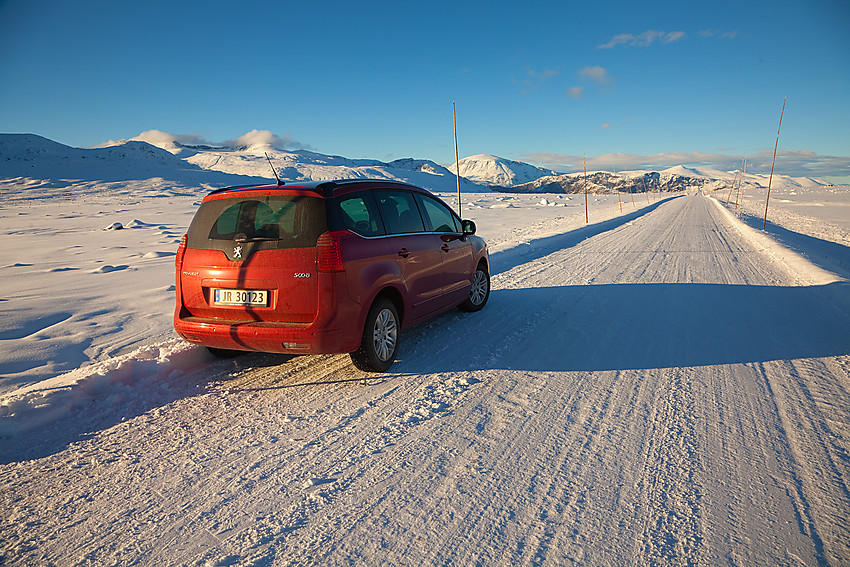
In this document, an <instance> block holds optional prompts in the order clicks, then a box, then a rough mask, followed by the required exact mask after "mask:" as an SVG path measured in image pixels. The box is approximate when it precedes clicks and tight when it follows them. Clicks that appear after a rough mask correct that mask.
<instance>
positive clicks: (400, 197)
mask: <svg viewBox="0 0 850 567" xmlns="http://www.w3.org/2000/svg"><path fill="white" fill-rule="evenodd" d="M374 194H375V199H376V200H377V201H378V209H379V210H380V211H381V218H382V219H383V220H384V226H385V227H386V229H387V234H408V233H411V232H425V224H424V223H423V222H422V215H420V214H419V207H417V206H416V199H415V198H414V197H413V194H412V193H410V192H408V191H383V190H379V191H374Z"/></svg>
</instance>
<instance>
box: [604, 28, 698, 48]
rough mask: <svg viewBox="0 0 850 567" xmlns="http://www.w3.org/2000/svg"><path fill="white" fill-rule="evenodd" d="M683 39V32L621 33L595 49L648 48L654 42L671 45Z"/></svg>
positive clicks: (649, 31) (650, 31)
mask: <svg viewBox="0 0 850 567" xmlns="http://www.w3.org/2000/svg"><path fill="white" fill-rule="evenodd" d="M684 37H685V32H682V31H675V32H663V31H655V30H647V31H645V32H643V33H641V34H639V35H634V34H630V33H621V34H619V35H615V36H614V37H613V38H611V41H609V42H608V43H604V44H602V45H599V46H597V49H611V48H614V47H616V46H618V45H629V46H638V47H649V46H650V45H652V44H653V43H655V42H661V43H673V42H675V41H679V40H681V39H683V38H684Z"/></svg>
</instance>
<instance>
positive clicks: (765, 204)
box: [761, 96, 788, 230]
mask: <svg viewBox="0 0 850 567" xmlns="http://www.w3.org/2000/svg"><path fill="white" fill-rule="evenodd" d="M787 100H788V97H787V96H786V97H785V98H784V99H782V112H780V113H779V128H777V129H776V144H774V146H773V162H772V163H771V164H770V177H769V178H768V180H767V199H765V201H764V222H762V224H761V229H762V230H766V229H767V205H768V204H769V203H770V185H771V183H773V166H774V165H776V148H778V147H779V131H780V130H782V115H784V114H785V102H786V101H787Z"/></svg>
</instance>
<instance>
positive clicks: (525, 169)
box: [449, 154, 556, 187]
mask: <svg viewBox="0 0 850 567" xmlns="http://www.w3.org/2000/svg"><path fill="white" fill-rule="evenodd" d="M459 166H460V175H461V177H465V178H466V179H469V180H470V181H474V182H475V183H481V184H482V185H500V186H504V187H511V186H514V185H519V184H522V183H528V182H530V181H534V180H535V179H539V178H540V177H543V176H545V175H556V173H555V172H554V171H552V170H548V169H542V168H539V167H537V166H535V165H531V164H528V163H523V162H520V161H513V160H509V159H505V158H500V157H497V156H491V155H489V154H478V155H474V156H469V157H465V158H463V159H462V160H460V162H459ZM449 171H450V172H451V173H452V174H455V173H457V167H456V166H455V165H454V164H452V165H451V166H450V167H449Z"/></svg>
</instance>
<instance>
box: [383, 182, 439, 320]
mask: <svg viewBox="0 0 850 567" xmlns="http://www.w3.org/2000/svg"><path fill="white" fill-rule="evenodd" d="M373 193H374V195H375V200H376V201H377V203H378V210H379V211H380V213H381V218H382V219H383V223H384V227H385V229H386V233H387V241H388V243H389V245H390V249H391V251H392V253H394V254H395V255H396V262H397V263H398V266H399V270H400V272H401V274H402V277H403V279H404V283H405V286H406V288H407V292H408V295H409V298H410V304H411V309H412V316H413V319H419V318H422V317H424V316H426V315H428V314H429V313H432V312H434V311H436V310H438V309H440V308H441V307H443V303H442V302H441V298H442V295H443V287H444V284H443V265H442V258H441V257H440V255H441V253H442V252H441V251H440V248H439V246H437V244H436V242H435V235H434V234H430V233H426V232H425V223H424V221H423V220H422V216H421V214H420V212H419V207H418V206H417V204H416V199H415V197H414V196H413V194H412V193H411V192H409V191H403V190H397V189H392V190H389V189H377V190H375V191H373Z"/></svg>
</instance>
